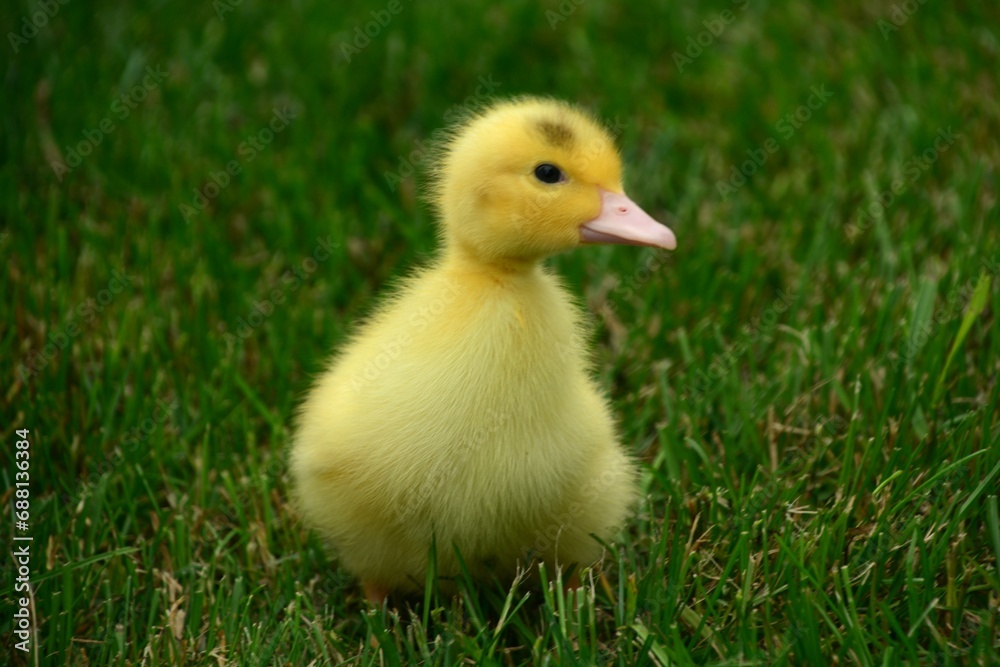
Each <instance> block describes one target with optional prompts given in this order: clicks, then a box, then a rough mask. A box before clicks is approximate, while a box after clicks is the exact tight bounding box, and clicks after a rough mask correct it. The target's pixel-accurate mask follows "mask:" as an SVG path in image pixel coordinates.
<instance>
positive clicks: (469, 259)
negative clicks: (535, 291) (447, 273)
mask: <svg viewBox="0 0 1000 667" xmlns="http://www.w3.org/2000/svg"><path fill="white" fill-rule="evenodd" d="M443 260H444V262H443V263H444V264H445V265H446V266H450V267H454V268H459V269H463V270H467V271H470V270H471V271H482V272H486V273H499V274H504V275H510V276H518V275H521V276H524V275H530V274H533V273H535V272H537V271H538V267H539V260H538V259H537V258H520V257H491V258H484V257H482V256H480V255H478V254H477V253H475V252H473V251H472V250H471V249H469V248H466V247H465V246H464V245H462V244H460V243H448V244H446V245H445V248H444V253H443Z"/></svg>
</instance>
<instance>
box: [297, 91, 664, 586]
mask: <svg viewBox="0 0 1000 667" xmlns="http://www.w3.org/2000/svg"><path fill="white" fill-rule="evenodd" d="M432 176H433V183H432V186H431V190H430V200H431V202H432V204H433V205H434V208H435V209H436V212H437V214H438V217H439V219H440V227H439V230H440V234H439V236H440V243H441V250H440V252H439V254H438V256H437V258H436V259H435V260H434V261H432V263H431V264H430V265H429V266H428V267H427V268H424V269H422V270H418V271H417V272H416V273H415V274H414V275H412V276H411V277H410V278H409V279H407V280H406V281H405V282H404V283H403V284H402V285H401V286H400V287H399V288H398V289H397V290H396V291H395V293H394V294H392V295H391V296H389V297H388V298H387V299H386V300H385V301H384V302H383V303H382V304H381V307H380V308H379V309H378V310H377V312H375V314H374V315H372V316H371V318H370V319H369V320H368V321H367V322H366V323H364V324H363V325H361V326H360V327H359V328H358V329H357V331H356V333H355V334H354V335H353V337H352V338H351V339H350V341H349V342H348V343H347V344H346V345H344V347H343V349H342V350H341V351H340V353H339V354H338V355H336V356H335V358H334V360H333V361H332V363H331V364H330V366H329V369H328V370H327V371H326V372H325V373H324V374H322V376H321V377H319V378H318V380H317V382H316V383H315V385H314V386H313V387H312V389H311V391H310V392H309V393H308V395H307V397H306V399H305V401H304V403H303V405H302V407H301V409H300V413H299V416H298V423H297V428H296V432H295V435H294V438H293V443H292V453H291V473H292V477H293V482H294V488H295V495H296V497H297V504H298V507H299V509H300V513H301V515H302V516H303V518H304V519H305V520H306V521H307V522H308V523H309V524H310V525H312V526H313V527H315V528H316V529H317V530H318V531H319V533H320V534H321V535H322V536H323V537H325V538H326V539H327V540H328V541H329V542H330V544H331V545H332V546H333V548H334V549H335V551H336V552H337V554H338V555H339V559H340V561H341V564H342V566H343V567H345V568H346V569H347V570H348V571H349V572H351V573H353V574H354V575H356V576H357V577H359V578H360V580H361V582H362V585H363V588H364V592H365V595H366V597H367V598H368V599H369V600H370V601H371V602H372V603H373V604H380V603H381V602H382V601H383V600H384V598H385V596H386V595H388V594H389V593H390V592H400V593H412V592H417V591H420V590H423V587H424V585H425V581H426V576H427V571H428V568H429V567H430V560H429V558H430V556H431V550H432V546H434V547H435V561H434V567H435V572H436V573H437V576H438V577H440V578H441V580H442V581H443V582H447V581H448V580H449V579H453V578H454V577H456V576H457V575H458V574H459V573H460V572H461V569H462V567H463V565H464V567H465V568H467V571H468V572H469V573H470V574H471V575H472V576H473V577H474V578H477V579H484V578H489V577H492V576H498V577H500V578H507V579H510V578H513V577H514V576H516V573H517V571H518V568H520V567H523V565H524V564H526V563H528V562H530V561H532V559H537V560H538V561H540V562H544V563H546V564H547V566H548V567H550V568H555V567H561V568H564V569H565V568H567V567H570V566H573V565H579V566H584V565H589V564H592V563H594V562H596V561H597V560H599V559H600V557H601V554H602V546H601V542H600V541H599V540H607V539H609V538H611V537H612V536H613V535H614V534H615V532H616V531H617V530H618V529H620V527H621V526H622V525H623V523H624V521H625V518H626V515H627V513H628V511H629V509H630V505H631V504H632V503H633V502H634V500H635V499H636V496H637V468H636V465H635V463H634V462H633V461H632V460H631V459H630V457H629V456H628V454H627V453H626V452H625V450H624V449H623V447H622V445H621V444H620V443H619V441H618V439H617V436H616V433H615V426H614V423H613V419H612V416H611V412H610V409H609V406H608V402H607V400H606V399H605V398H604V396H603V395H602V392H601V391H600V389H599V388H598V387H597V385H596V384H595V382H594V380H593V379H592V377H591V368H590V362H589V361H588V353H587V350H586V345H585V340H586V336H585V327H584V326H583V321H582V316H581V313H580V311H579V308H578V307H577V306H576V305H575V304H574V301H573V299H572V297H571V296H570V294H569V292H568V291H567V290H566V289H565V288H564V287H563V285H562V284H561V282H560V280H559V279H558V278H557V277H556V276H555V275H553V273H552V272H551V271H549V270H548V269H546V268H545V267H544V266H543V265H542V264H541V261H542V260H543V259H544V258H545V257H547V256H549V255H552V254H554V253H558V252H561V251H565V250H571V249H573V248H576V247H578V246H581V245H587V244H596V243H617V244H628V245H640V246H654V247H660V248H665V249H669V250H673V249H674V248H675V247H676V239H675V237H674V234H673V232H672V231H671V230H670V229H668V228H667V227H665V226H664V225H662V224H660V223H658V222H656V221H655V220H654V219H653V218H651V217H650V216H649V215H648V214H646V213H645V212H644V211H643V210H642V209H641V208H640V207H639V206H638V205H636V204H635V203H634V202H633V201H632V200H631V199H629V198H628V196H626V195H625V194H624V191H623V188H622V166H621V160H620V158H619V155H618V152H617V150H616V148H615V145H614V142H613V140H612V138H611V137H610V136H609V134H608V132H607V131H606V130H605V129H604V128H603V127H602V126H601V125H600V124H599V123H598V122H597V121H596V120H594V119H593V118H592V117H591V116H589V115H588V114H586V113H585V112H583V111H581V110H580V109H578V108H576V107H574V106H571V105H570V104H567V103H564V102H559V101H554V100H550V99H542V98H517V99H513V100H509V101H502V102H498V103H496V104H494V105H493V106H491V107H490V108H488V109H486V110H485V111H484V112H482V113H480V114H478V115H475V116H474V117H472V118H470V119H469V120H467V121H466V122H464V123H463V124H461V125H460V126H459V127H457V128H456V129H454V130H453V131H452V132H451V133H450V135H449V138H448V139H447V140H446V141H445V142H444V145H443V146H442V148H441V150H440V153H439V155H438V156H437V163H436V167H435V168H434V169H433V170H432ZM595 538H596V539H595ZM550 571H554V570H550Z"/></svg>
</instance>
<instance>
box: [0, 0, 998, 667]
mask: <svg viewBox="0 0 1000 667" xmlns="http://www.w3.org/2000/svg"><path fill="white" fill-rule="evenodd" d="M397 10H398V11H397ZM373 12H374V14H373ZM0 16H2V18H3V22H2V23H3V25H4V27H5V30H4V32H5V34H6V35H7V36H6V39H5V44H4V45H3V46H4V48H3V49H0V53H2V55H0V65H2V69H0V71H2V73H3V91H4V92H3V102H2V104H0V109H2V111H0V118H2V123H3V125H2V140H0V210H2V214H0V215H2V226H3V229H2V232H0V257H2V260H3V264H4V266H3V270H2V271H0V280H2V283H3V293H4V297H5V298H4V299H3V301H2V302H0V313H2V321H3V323H4V324H3V334H2V336H0V346H2V361H0V365H2V369H3V373H4V377H5V378H7V384H6V386H5V388H4V390H3V392H2V395H3V406H4V408H3V415H4V418H5V419H4V422H3V425H2V428H3V431H2V433H3V438H4V443H5V445H4V447H3V450H4V452H5V455H4V456H5V461H7V462H8V463H6V464H5V465H4V467H3V471H2V473H0V474H2V477H3V483H4V495H3V496H2V500H3V509H4V510H5V513H6V515H10V513H11V512H12V503H13V500H14V497H13V475H14V471H15V468H14V465H13V461H14V457H13V452H14V444H13V443H14V442H15V440H16V439H17V436H16V435H15V433H14V431H15V429H19V428H29V429H31V437H30V441H31V443H32V449H31V454H32V458H31V466H32V467H31V480H32V482H31V484H32V486H31V492H32V500H31V503H32V504H31V522H30V530H29V533H30V534H31V535H32V536H33V538H34V541H33V542H32V569H33V579H32V581H33V593H34V611H35V614H36V616H35V621H34V622H35V624H36V627H37V629H38V634H37V639H34V640H33V641H37V642H38V643H37V645H36V646H34V648H33V651H34V653H33V654H29V655H27V656H25V655H24V654H22V653H21V652H19V651H16V650H15V648H14V642H15V636H14V634H13V624H12V621H11V614H12V613H13V609H14V607H13V600H14V598H16V597H17V595H14V594H13V593H11V595H8V591H12V590H13V586H14V583H15V582H14V576H15V575H14V573H13V568H12V567H8V566H6V565H5V566H4V568H3V570H2V572H0V584H2V586H3V588H4V590H5V594H4V605H3V613H2V615H0V636H2V640H0V641H2V642H3V647H4V652H5V655H11V656H13V657H14V659H16V660H17V661H19V662H28V663H33V664H71V665H76V664H121V665H127V664H213V665H217V664H262V665H264V664H267V665H270V664H290V665H294V664H309V663H310V662H313V661H315V664H340V663H349V664H374V662H378V661H381V662H383V663H385V664H400V663H402V664H418V663H419V664H434V665H449V664H459V663H467V662H470V661H471V662H477V663H479V664H580V665H589V664H620V665H646V664H650V665H652V664H656V665H668V664H669V665H675V664H677V665H689V664H691V665H702V664H720V665H721V664H726V665H735V664H817V665H819V664H851V665H854V664H857V665H875V664H880V665H892V664H926V665H951V664H981V665H988V664H996V663H997V661H998V652H1000V633H998V629H997V618H998V614H997V609H998V606H1000V580H998V575H997V560H998V558H1000V527H998V517H997V498H996V489H997V488H998V476H997V475H998V470H1000V447H998V439H1000V424H998V421H997V415H996V408H997V405H998V404H1000V401H998V387H997V371H998V368H1000V364H998V355H997V352H998V348H1000V335H998V333H997V326H996V313H997V312H998V308H997V307H998V305H1000V291H998V289H997V287H996V283H997V282H998V276H997V273H998V268H997V262H998V261H1000V244H998V240H1000V225H998V222H1000V215H998V211H997V167H998V164H1000V143H998V137H1000V95H998V90H997V85H998V77H997V72H998V71H1000V35H998V28H1000V10H998V9H997V8H996V6H995V5H993V4H991V3H986V2H981V3H979V2H956V3H950V4H949V3H941V2H933V1H931V2H926V3H923V4H920V3H919V2H916V1H914V2H909V3H903V2H885V1H882V2H875V3H869V4H867V5H865V6H864V7H860V6H859V7H854V6H851V5H844V4H838V3H833V2H816V3H792V2H753V1H752V0H751V1H750V2H739V3H730V2H721V1H716V2H710V3H698V4H696V3H682V4H674V3H664V2H651V3H643V4H635V3H633V4H629V5H625V4H616V3H610V2H601V1H599V0H586V1H585V2H581V3H580V4H576V3H573V2H568V1H566V2H561V3H558V2H556V1H555V0H551V1H549V2H542V3H534V2H527V1H518V0H514V1H511V2H505V3H500V4H497V3H486V2H481V1H476V2H473V1H469V0H463V1H460V2H455V3H448V4H447V5H445V4H444V3H441V4H432V3H420V2H400V3H399V4H395V3H389V2H385V3H380V2H369V3H362V2H340V3H315V2H307V1H304V0H303V1H299V2H293V3H288V4H287V5H271V4H268V3H263V2H255V1H252V0H244V1H243V2H238V3H237V2H232V1H230V0H219V1H216V2H214V3H209V2H199V3H185V2H154V3H149V4H146V5H139V4H135V3H124V4H122V3H111V2H90V3H84V2H80V1H79V0H70V1H69V2H67V3H66V4H58V3H57V2H53V3H49V4H46V3H34V2H11V3H7V4H5V6H4V7H3V9H2V10H0ZM387 16H388V17H389V18H388V20H387V19H386V17H387ZM380 19H381V21H382V23H384V24H385V25H379V24H378V23H377V21H378V20H380ZM372 21H376V23H375V24H371V22H372ZM33 23H34V24H36V26H35V29H34V31H32V29H31V24H33ZM39 26H40V27H39ZM373 26H374V27H373ZM365 30H368V31H369V32H370V33H372V36H370V37H369V38H368V42H367V44H365V42H364V40H363V39H360V38H358V34H359V32H360V33H363V32H364V31H365ZM716 33H717V34H716ZM355 40H357V41H355ZM359 46H360V48H359ZM349 47H353V49H352V48H349ZM685 58H687V60H685ZM144 79H145V81H146V84H145V85H144V83H143V82H144ZM484 82H488V83H489V87H490V88H493V91H492V94H494V95H496V96H500V97H506V96H511V95H516V94H522V93H533V94H543V95H552V96H556V97H559V98H562V99H567V100H571V101H575V102H578V103H580V104H582V105H584V106H585V107H587V108H589V109H591V110H593V111H594V112H595V113H596V114H598V115H599V116H601V117H603V118H605V119H606V120H607V121H608V123H609V124H610V125H613V126H614V127H615V128H616V130H617V131H618V133H619V140H620V144H621V146H622V151H623V155H624V158H625V161H626V163H627V165H628V175H627V182H626V186H627V189H628V191H629V192H630V193H631V195H632V196H633V198H634V199H635V200H636V201H637V202H640V203H641V204H642V205H643V206H644V207H645V208H647V210H650V212H652V213H653V214H654V215H658V216H665V215H666V214H667V212H669V213H671V214H672V215H673V218H672V220H673V222H672V225H673V227H674V229H675V231H676V232H677V236H678V239H679V247H678V250H677V251H676V252H674V253H670V254H658V253H653V252H652V251H647V250H638V249H635V248H588V249H583V250H581V251H578V252H575V253H572V254H567V255H563V256H559V257H557V258H554V259H553V260H552V264H553V266H554V267H555V268H556V269H557V270H558V271H560V272H561V273H562V274H563V275H565V276H566V278H567V280H568V282H569V283H570V285H571V286H572V288H573V289H574V290H575V291H576V292H577V293H578V294H580V295H581V301H582V302H583V303H584V304H585V305H586V308H587V309H588V311H589V312H590V314H591V320H592V322H593V327H594V344H595V346H596V347H597V357H598V359H599V369H598V370H599V372H600V375H601V382H602V384H603V386H605V387H607V388H608V391H609V394H610V396H611V397H612V400H613V401H614V405H615V407H616V411H617V415H618V418H619V420H620V424H621V432H622V436H623V439H624V441H625V442H626V444H627V445H628V447H629V448H630V449H631V450H632V451H634V452H635V453H636V456H638V457H639V458H641V459H642V461H643V462H644V489H645V491H646V494H647V496H646V499H645V501H644V502H643V504H642V507H640V508H639V510H638V512H637V518H636V519H635V520H634V521H633V522H632V523H631V525H630V526H629V529H628V531H627V533H625V534H624V535H623V536H622V539H621V540H620V541H619V543H618V544H616V545H613V546H612V549H611V552H610V554H609V558H608V559H607V560H606V561H605V563H604V565H603V568H601V569H600V570H597V571H595V572H593V573H592V574H593V578H592V579H591V578H589V577H585V580H587V581H588V582H589V584H588V587H587V589H586V592H585V594H584V595H583V596H582V598H581V599H580V600H576V601H572V600H566V599H565V598H564V596H563V595H562V594H561V593H560V592H558V590H556V591H544V592H542V591H538V590H534V591H531V590H527V589H524V588H523V587H522V588H519V589H516V590H514V591H506V590H504V589H503V588H499V587H489V586H486V587H474V586H469V587H466V588H465V589H463V594H462V595H461V596H459V597H458V598H456V599H454V600H452V599H447V598H441V597H439V596H437V595H436V594H433V592H432V594H430V595H429V597H428V599H427V600H425V601H424V602H423V603H417V604H414V606H413V607H412V609H410V608H407V607H403V608H401V609H399V610H392V611H386V612H372V611H368V610H367V609H366V606H365V605H364V604H363V601H362V600H361V598H360V596H359V593H358V591H357V589H356V586H355V585H354V583H353V582H352V581H351V580H350V579H349V578H348V577H347V576H346V575H345V574H343V573H342V572H341V571H339V570H338V568H337V565H336V562H335V559H333V558H332V557H331V556H329V555H328V554H327V553H326V552H325V551H324V549H323V545H322V544H321V543H320V541H319V540H318V539H317V538H316V537H315V536H314V535H311V534H310V533H309V532H308V531H305V530H304V529H303V527H302V526H301V525H300V524H299V523H298V521H297V520H296V518H295V517H294V514H293V512H292V509H291V508H290V507H289V505H288V504H287V500H288V478H287V475H286V472H285V467H284V457H285V454H286V449H287V444H288V435H289V423H290V420H291V416H292V414H293V412H294V407H295V405H296V402H297V400H298V399H299V397H301V395H302V393H303V391H304V390H305V389H306V388H307V387H308V385H309V381H310V376H311V375H312V374H315V373H317V372H318V371H319V370H321V369H322V367H323V364H324V361H325V359H326V358H327V355H328V354H329V353H330V351H331V350H333V349H335V347H336V346H337V344H338V343H339V342H340V341H341V340H342V339H343V338H344V336H345V335H346V334H347V332H349V331H350V329H351V326H352V324H353V323H354V322H355V321H357V320H358V319H359V318H362V317H363V316H364V315H365V313H366V312H368V311H369V310H370V309H371V307H372V305H373V303H374V301H373V299H374V297H375V295H376V294H377V293H378V292H379V291H380V290H381V289H382V288H384V287H385V286H386V283H387V281H391V280H392V279H393V278H395V277H398V276H400V275H403V274H404V273H405V271H406V270H408V267H410V266H412V265H414V264H419V263H420V262H424V261H426V260H427V259H428V258H430V257H431V256H432V253H433V248H434V239H435V231H434V225H433V220H432V219H431V217H430V214H429V212H428V211H427V209H426V208H425V206H424V205H423V203H422V200H421V199H420V187H421V183H422V180H423V179H422V176H421V169H422V168H423V167H425V166H426V165H425V164H423V160H422V159H421V150H420V147H421V146H423V145H424V142H426V141H428V140H429V138H430V137H431V136H432V134H433V132H434V131H435V130H436V129H438V128H441V127H442V126H444V125H446V124H447V121H448V120H449V119H450V118H451V116H452V115H453V114H454V113H455V110H456V105H460V106H461V105H466V104H472V105H473V106H475V105H477V104H480V103H481V102H482V101H483V99H484V97H483V93H485V92H487V91H485V88H484ZM815 89H822V90H824V91H829V93H830V97H829V99H828V100H827V101H824V102H823V103H822V104H820V105H818V108H815V109H810V110H809V119H808V120H805V121H802V122H797V123H796V126H793V127H792V129H793V130H794V131H793V132H791V134H790V135H789V134H788V128H789V127H790V125H789V124H788V123H789V121H787V119H786V120H785V124H782V119H783V118H786V115H787V114H790V113H791V114H793V115H794V114H795V113H796V112H798V113H800V118H801V117H803V116H804V115H805V114H804V113H803V112H802V111H801V110H800V107H801V106H802V105H805V104H807V103H808V102H809V98H810V95H812V94H813V91H814V90H815ZM123 95H124V96H125V97H124V98H123ZM140 98H141V99H140ZM814 106H815V105H814ZM276 112H279V113H281V114H283V115H284V116H285V117H287V118H289V119H290V120H289V121H288V122H287V126H286V127H284V128H283V129H281V130H280V131H278V132H274V133H273V134H272V135H271V138H270V139H269V140H268V141H267V142H266V143H265V142H264V141H263V137H267V134H266V133H263V134H262V130H264V129H265V128H269V124H270V123H271V121H272V119H273V117H274V114H275V113H276ZM292 115H293V117H292ZM109 123H110V125H109ZM109 128H110V129H109ZM941 132H945V133H948V132H950V133H952V134H953V135H954V140H953V142H952V143H951V144H948V145H947V147H946V148H944V149H940V147H941V146H942V145H943V144H940V143H939V149H935V148H934V146H935V143H934V142H935V139H936V138H937V137H938V136H939V133H941ZM253 137H257V139H256V140H257V141H258V144H259V149H258V147H255V146H254V144H253ZM769 139H773V140H774V141H775V142H776V143H777V144H778V149H777V150H776V151H770V150H768V151H765V152H767V159H766V161H765V162H764V163H763V164H762V165H760V166H756V167H754V166H750V167H747V171H753V172H754V173H753V175H752V176H751V177H749V178H747V179H746V183H745V184H744V185H742V186H741V187H737V188H735V189H734V191H733V192H728V191H725V192H724V191H723V190H724V189H723V188H720V186H719V184H720V182H722V183H724V182H726V181H727V180H728V179H730V178H731V176H732V174H733V170H734V169H740V168H742V167H744V166H745V165H744V162H745V161H746V160H748V159H752V157H753V155H760V150H761V149H762V147H765V146H768V145H771V144H768V141H769ZM98 140H99V142H98ZM748 151H749V152H748ZM926 151H930V152H927V153H925V152H926ZM74 152H75V153H76V154H77V155H78V156H79V161H78V164H77V165H76V166H74V167H73V168H72V169H69V170H66V169H63V168H62V167H60V166H58V165H60V164H66V165H67V167H68V166H69V165H70V164H71V163H73V162H77V160H75V159H73V157H72V155H73V153H74ZM85 152H86V153H87V154H86V155H84V154H83V153H85ZM411 155H412V158H413V159H412V160H411ZM922 155H923V156H924V157H923V158H921V157H920V156H922ZM251 156H252V159H251ZM931 158H933V159H931ZM915 159H916V160H918V161H915ZM232 162H235V164H236V166H237V167H238V168H239V169H238V173H236V170H235V169H234V170H233V173H232V174H230V175H229V179H228V180H229V182H228V184H227V185H226V186H225V187H221V188H215V189H213V187H212V184H213V183H215V184H216V185H218V184H219V183H220V182H221V181H222V180H224V179H223V178H222V177H221V176H220V175H219V174H221V173H222V172H224V171H225V170H226V168H227V165H228V164H230V163H232ZM53 164H55V165H57V166H56V167H53ZM409 166H412V167H413V168H414V171H415V173H414V174H412V175H406V172H408V171H409V169H408V167H409ZM397 180H398V182H397ZM894 182H895V183H896V184H897V185H899V184H902V187H901V188H900V187H898V188H897V192H896V193H894V194H893V195H892V201H891V203H890V202H889V201H888V199H887V198H886V197H885V196H883V202H884V203H886V204H887V205H886V206H885V207H884V209H882V210H880V209H879V207H877V206H875V205H873V202H876V201H877V200H878V197H879V196H880V193H884V192H886V191H889V192H892V188H893V183H894ZM199 193H201V196H204V197H205V202H206V205H205V206H204V207H203V210H198V207H197V206H196V203H197V202H198V200H199ZM182 205H185V206H192V208H193V209H194V212H191V211H190V210H187V209H183V208H182ZM859 211H870V212H871V214H867V215H865V214H859ZM319 247H323V248H330V249H329V250H325V251H324V252H317V248H319ZM324 257H325V258H326V259H323V258H324ZM115 272H118V273H117V274H116V273H115ZM977 285H978V286H979V292H978V296H974V294H976V292H975V288H976V287H977ZM279 296H280V297H281V303H278V299H277V297H279ZM269 301H270V302H271V308H268V304H267V303H266V302H269ZM950 354H953V356H949V355H950ZM6 452H11V456H10V457H8V456H7V454H6ZM3 531H4V533H5V535H6V536H8V537H9V536H11V535H13V534H15V533H16V531H15V530H14V526H13V521H11V522H5V523H4V528H3ZM12 544H13V543H12ZM505 600H506V601H507V602H509V604H510V609H508V610H507V611H506V612H505V611H504V610H505ZM370 635H373V636H376V637H377V638H378V639H379V642H380V644H381V649H373V648H371V647H370V645H369V643H368V641H367V637H368V636H370ZM379 653H381V656H379Z"/></svg>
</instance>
